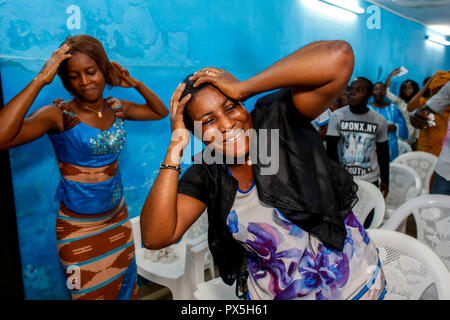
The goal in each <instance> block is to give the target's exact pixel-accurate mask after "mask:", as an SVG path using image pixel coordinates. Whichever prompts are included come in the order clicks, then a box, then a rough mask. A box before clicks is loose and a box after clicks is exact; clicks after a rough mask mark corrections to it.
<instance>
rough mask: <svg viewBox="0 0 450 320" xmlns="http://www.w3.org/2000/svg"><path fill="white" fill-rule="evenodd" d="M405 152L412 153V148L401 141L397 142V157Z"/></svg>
mask: <svg viewBox="0 0 450 320" xmlns="http://www.w3.org/2000/svg"><path fill="white" fill-rule="evenodd" d="M407 152H412V148H411V146H410V145H409V143H407V142H405V141H402V140H398V155H401V154H404V153H407Z"/></svg>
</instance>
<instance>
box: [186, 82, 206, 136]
mask: <svg viewBox="0 0 450 320" xmlns="http://www.w3.org/2000/svg"><path fill="white" fill-rule="evenodd" d="M193 75H194V74H193V73H191V74H190V75H188V76H187V77H186V78H185V79H184V80H183V83H185V84H186V88H185V89H184V91H183V93H182V94H181V97H180V100H181V99H183V98H184V97H186V96H187V95H188V94H191V99H189V101H188V102H187V103H186V105H185V106H184V110H183V121H184V125H185V127H186V129H188V130H189V131H191V132H194V121H193V120H192V118H191V117H190V116H189V114H188V108H189V105H190V104H191V102H192V100H193V99H194V97H195V96H196V95H197V94H198V93H199V92H200V91H201V90H202V89H203V88H205V87H207V86H208V85H210V86H212V84H210V83H208V82H204V83H202V84H200V85H199V86H198V87H194V83H195V81H191V80H189V78H190V77H192V76H193Z"/></svg>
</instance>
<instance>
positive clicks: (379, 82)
mask: <svg viewBox="0 0 450 320" xmlns="http://www.w3.org/2000/svg"><path fill="white" fill-rule="evenodd" d="M377 84H381V85H382V86H383V87H384V88H386V84H384V82H383V81H378V82H375V83H374V84H373V87H374V88H375V86H376V85H377Z"/></svg>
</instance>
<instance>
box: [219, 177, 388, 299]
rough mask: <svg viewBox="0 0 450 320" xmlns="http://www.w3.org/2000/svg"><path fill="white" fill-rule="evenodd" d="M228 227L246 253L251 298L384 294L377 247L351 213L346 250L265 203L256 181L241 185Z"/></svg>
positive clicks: (305, 297) (348, 221) (382, 295)
mask: <svg viewBox="0 0 450 320" xmlns="http://www.w3.org/2000/svg"><path fill="white" fill-rule="evenodd" d="M227 225H228V228H229V230H230V232H231V233H232V234H233V237H234V238H235V239H236V240H237V241H238V242H239V243H241V244H242V245H243V246H244V247H245V249H246V252H247V259H248V272H249V277H248V281H247V286H248V298H249V299H255V300H256V299H257V300H259V299H263V300H269V299H283V300H285V299H314V300H317V299H318V300H329V299H332V300H338V299H339V300H341V299H354V300H359V299H383V298H384V295H385V293H386V291H385V278H384V274H383V271H382V269H381V266H380V260H379V258H378V251H377V249H376V247H375V246H374V244H373V243H372V242H371V241H370V239H369V238H368V236H367V234H366V232H365V230H364V228H363V227H362V226H361V224H360V223H359V221H358V220H357V219H356V217H355V216H354V214H353V213H351V212H350V213H349V215H348V216H347V218H346V219H345V227H346V229H347V238H346V239H345V245H344V250H343V251H342V252H340V251H337V250H330V249H328V248H326V247H325V246H324V245H323V244H322V243H321V242H320V241H319V240H318V239H317V238H316V237H315V236H313V235H311V234H309V233H307V232H305V231H304V230H302V229H300V228H299V227H297V226H296V225H294V224H293V223H291V222H290V221H288V220H287V219H286V218H285V217H284V216H283V215H282V214H281V213H280V212H279V211H278V210H277V209H276V208H271V207H268V206H265V205H264V204H263V203H262V202H261V201H260V200H259V198H258V195H257V190H256V186H255V185H254V184H253V185H252V187H251V188H250V190H248V191H246V192H243V191H241V190H240V189H238V191H237V194H236V198H235V201H234V204H233V207H232V209H231V211H230V213H229V214H228V217H227Z"/></svg>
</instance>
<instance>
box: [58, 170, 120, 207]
mask: <svg viewBox="0 0 450 320" xmlns="http://www.w3.org/2000/svg"><path fill="white" fill-rule="evenodd" d="M122 196H123V187H122V179H121V175H120V171H118V172H117V174H116V175H115V176H114V177H112V178H111V179H109V180H107V181H105V182H99V183H81V182H75V181H70V180H66V179H64V178H63V177H61V178H60V181H59V185H58V189H57V190H56V194H55V201H62V202H63V203H64V205H65V206H66V207H67V208H68V209H70V210H72V211H74V212H76V213H81V214H98V213H103V212H107V211H109V210H112V209H114V208H115V207H116V206H117V205H118V204H119V202H120V199H122Z"/></svg>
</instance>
